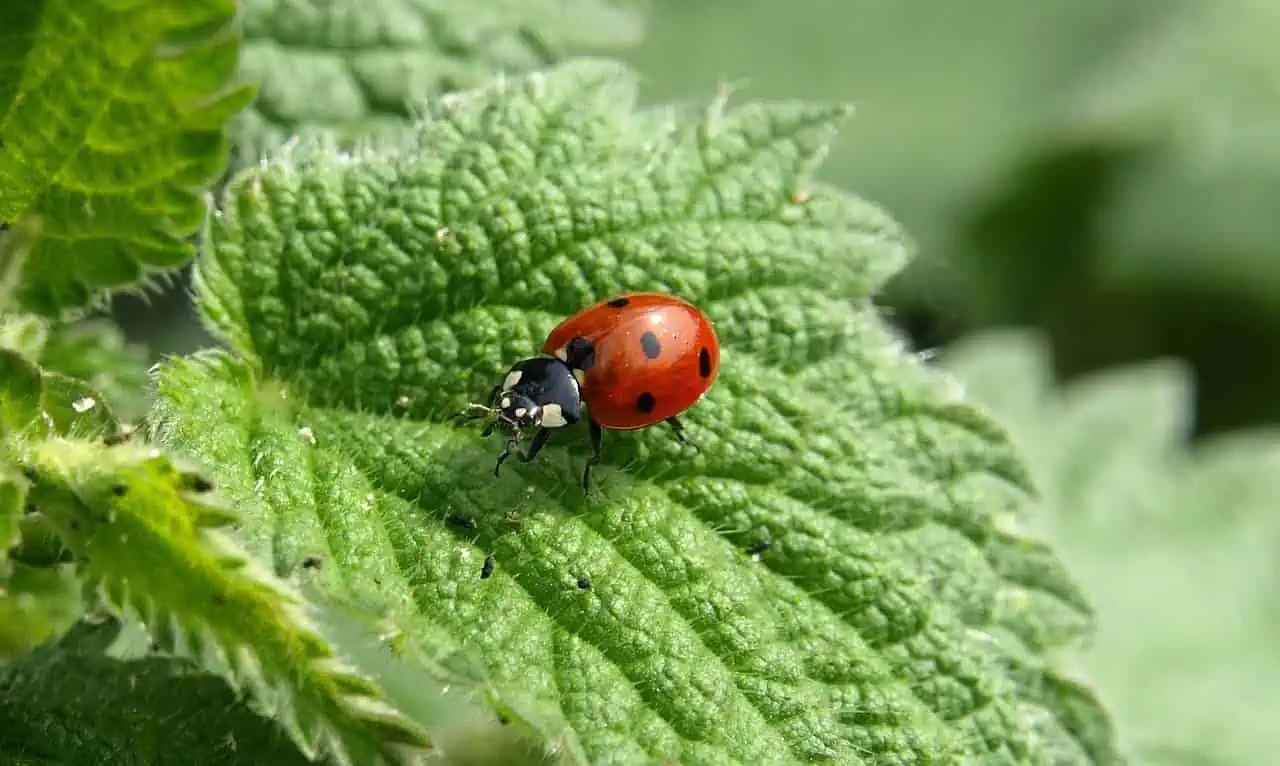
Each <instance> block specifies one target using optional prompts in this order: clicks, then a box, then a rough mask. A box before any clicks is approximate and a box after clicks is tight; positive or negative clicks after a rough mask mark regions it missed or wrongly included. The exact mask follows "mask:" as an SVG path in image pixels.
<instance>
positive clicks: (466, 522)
mask: <svg viewBox="0 0 1280 766" xmlns="http://www.w3.org/2000/svg"><path fill="white" fill-rule="evenodd" d="M444 518H445V521H447V522H449V523H450V524H452V525H454V526H455V527H462V528H463V529H475V528H476V517H475V516H472V515H471V514H469V513H451V514H449V515H448V516H445V517H444Z"/></svg>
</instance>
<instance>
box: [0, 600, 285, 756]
mask: <svg viewBox="0 0 1280 766" xmlns="http://www.w3.org/2000/svg"><path fill="white" fill-rule="evenodd" d="M116 635H117V626H116V625H115V624H114V623H113V622H110V621H108V622H105V623H101V624H91V623H89V622H87V621H86V622H82V623H80V624H78V625H77V626H76V627H75V628H73V629H72V630H71V631H70V633H68V634H67V635H66V636H64V637H63V638H62V639H61V640H60V641H58V642H56V643H52V644H50V645H48V646H45V647H41V648H40V649H37V650H36V651H35V652H34V653H32V654H31V655H30V656H29V657H27V658H26V659H25V660H24V661H23V662H22V663H21V664H19V665H15V666H13V667H11V668H10V669H9V670H8V672H6V673H4V674H3V675H0V760H4V762H5V763H22V762H23V761H22V760H21V759H22V758H27V759H29V760H28V761H27V762H29V763H45V762H47V763H56V764H69V763H86V762H92V763H95V764H99V765H100V766H116V765H117V764H119V766H125V765H126V764H128V765H130V766H143V765H147V766H164V764H170V763H173V762H174V760H175V759H176V758H178V757H179V756H180V757H181V759H182V760H186V761H189V762H192V763H216V764H221V765H223V766H239V765H240V764H243V765H244V766H252V765H253V764H262V763H271V764H280V766H294V765H295V764H298V765H300V764H305V763H308V761H307V760H306V759H305V758H304V757H303V756H302V755H301V754H300V753H299V752H298V750H297V748H295V747H293V745H292V743H291V742H289V740H288V738H287V737H285V736H284V735H283V733H282V732H281V731H280V730H279V729H278V728H277V727H276V726H274V725H273V724H272V723H271V722H270V721H269V720H267V719H265V718H262V717H261V716H259V715H256V714H255V713H254V712H253V711H251V710H249V709H248V707H247V706H246V705H244V704H243V703H242V702H241V701H239V700H237V699H236V695H235V692H234V691H233V690H232V689H230V688H229V687H228V686H227V685H226V684H224V683H223V682H222V681H221V680H220V679H217V678H214V677H211V676H209V675H207V674H203V673H201V672H200V670H199V669H198V668H196V667H193V666H192V663H190V662H188V661H185V660H181V659H177V658H173V657H164V656H159V655H154V656H150V657H143V658H130V659H128V660H124V661H121V660H119V659H117V658H115V657H113V656H112V655H111V654H109V653H108V651H107V650H108V645H109V644H110V642H111V640H112V639H113V638H114V637H115V636H116ZM157 721H163V725H162V726H157V725H156V722H157ZM36 758H42V759H47V760H41V761H37V760H35V759H36Z"/></svg>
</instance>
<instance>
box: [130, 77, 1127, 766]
mask: <svg viewBox="0 0 1280 766" xmlns="http://www.w3.org/2000/svg"><path fill="white" fill-rule="evenodd" d="M635 86H636V83H635V78H634V76H633V75H631V74H630V73H629V72H627V71H625V70H623V69H620V68H619V67H616V66H614V65H612V64H607V63H601V62H593V61H576V62H573V63H571V64H568V65H565V66H562V67H559V68H556V69H553V70H551V71H549V72H546V73H539V74H535V75H530V76H527V77H522V78H519V79H515V80H511V81H507V82H505V83H500V84H497V85H494V86H491V87H488V88H484V89H480V90H477V91H472V92H467V93H461V94H455V95H452V96H449V97H447V98H444V99H441V100H439V101H437V102H435V103H433V104H432V105H431V106H430V107H429V108H428V109H427V111H426V114H425V116H424V119H423V121H422V122H421V123H420V124H419V125H417V126H416V128H415V131H414V135H413V136H412V137H411V138H410V139H408V140H406V141H404V142H403V143H400V144H395V145H392V144H388V145H385V146H381V147H378V148H373V149H369V150H367V151H362V152H359V153H354V154H350V153H345V152H341V151H335V150H332V149H331V148H327V147H324V146H320V147H314V148H305V147H304V148H301V149H299V150H298V151H296V152H294V153H293V154H290V155H286V156H283V157H280V158H278V159H276V160H275V161H273V162H270V163H267V164H265V165H264V166H263V167H261V168H259V169H255V170H254V171H251V172H249V173H248V174H246V175H244V176H242V177H240V178H239V179H237V180H236V181H234V182H233V183H232V184H231V185H230V186H229V187H228V189H227V190H226V193H225V196H224V198H223V200H222V204H221V209H220V211H219V214H218V215H217V216H216V217H215V219H214V220H213V221H212V222H211V225H210V228H209V231H208V233H207V240H206V244H207V250H206V252H205V254H204V257H203V258H202V260H201V262H200V267H199V269H198V274H197V276H198V279H197V286H198V294H199V300H200V304H201V307H202V310H203V312H204V315H205V316H206V318H207V320H208V321H209V324H210V326H211V328H212V329H213V330H214V331H215V332H217V333H218V334H219V335H221V336H222V337H223V338H224V339H225V340H226V341H227V342H228V343H229V345H230V347H231V350H230V351H227V352H217V353H210V354H205V355H201V356H199V357H195V358H188V359H179V360H173V361H170V362H168V363H166V364H165V365H163V366H162V368H161V370H160V374H159V381H158V386H159V391H158V393H159V403H158V406H157V409H156V411H155V413H154V415H155V417H154V424H155V427H156V436H157V437H158V438H160V439H161V440H162V441H163V442H164V443H166V444H169V445H173V446H174V447H177V448H182V449H186V450H189V451H191V452H192V453H194V454H196V455H198V456H199V457H200V458H201V459H203V460H204V461H207V463H208V464H209V465H211V466H214V467H216V469H217V472H218V475H219V476H220V477H221V478H222V481H223V490H224V491H225V492H226V493H227V494H228V496H229V497H230V498H231V499H232V500H233V501H234V502H236V503H237V504H238V505H239V506H240V507H242V508H243V509H245V513H246V514H247V520H246V523H245V525H244V526H243V527H242V528H241V529H240V534H241V535H242V536H243V537H244V538H245V539H246V540H248V541H249V543H250V545H252V546H253V547H254V548H256V549H257V550H259V551H261V552H262V554H263V555H264V556H267V557H269V559H270V560H271V561H272V562H273V564H274V566H275V567H276V569H277V572H286V571H292V570H294V569H296V568H297V567H299V566H301V565H302V562H305V561H306V560H307V559H308V557H312V556H320V557H322V558H323V559H324V560H325V561H326V562H329V563H330V564H331V566H326V567H325V568H324V570H323V572H322V573H321V577H320V578H319V579H320V581H321V582H323V583H325V584H326V587H328V588H329V589H331V591H332V592H334V593H338V594H343V595H344V596H345V597H346V598H349V599H351V600H353V601H356V602H358V603H361V604H364V605H365V606H368V607H371V608H374V609H376V610H379V612H380V613H381V614H383V615H385V616H386V618H387V619H388V620H390V621H392V622H394V623H396V624H398V625H401V626H403V627H404V630H405V636H406V639H407V642H408V643H409V644H410V645H416V646H418V647H425V651H428V652H433V653H435V655H436V656H439V654H440V653H442V652H448V651H454V652H458V651H465V652H466V653H469V654H470V655H471V656H472V657H473V658H474V660H475V663H476V669H477V675H478V677H480V678H481V679H482V680H483V684H484V688H487V689H491V690H492V697H491V699H492V700H493V702H494V703H495V704H496V705H497V706H499V708H500V709H503V708H505V709H507V710H513V711H516V712H517V713H518V714H520V715H523V716H524V717H525V719H526V720H527V721H528V722H529V723H530V725H532V726H534V727H536V728H539V729H540V730H541V731H543V732H545V733H546V734H547V735H548V737H549V739H550V742H549V744H551V745H552V746H554V747H557V748H559V750H560V751H561V752H563V753H565V754H568V755H570V756H571V757H573V758H574V759H575V760H578V761H585V760H590V761H591V762H594V763H638V762H649V761H651V760H653V759H669V760H673V761H678V762H682V763H778V762H792V761H801V762H819V761H823V760H829V759H836V760H839V761H841V762H847V763H856V762H866V763H892V762H951V761H954V760H956V759H960V758H962V757H963V756H965V755H969V756H973V757H975V758H979V759H984V760H987V761H988V762H1018V763H1091V762H1106V761H1109V760H1111V758H1112V753H1111V750H1110V743H1109V740H1108V738H1107V730H1106V716H1105V714H1104V713H1103V712H1102V711H1101V709H1100V708H1099V707H1098V705H1097V703H1096V702H1094V700H1093V698H1092V696H1091V695H1090V693H1089V692H1088V691H1087V690H1086V689H1083V688H1082V687H1078V686H1075V685H1071V684H1068V683H1065V682H1063V681H1061V679H1060V678H1059V676H1058V675H1057V673H1056V672H1055V670H1054V669H1053V668H1052V666H1051V665H1050V663H1049V662H1048V660H1047V659H1046V653H1047V651H1048V650H1050V649H1052V648H1055V647H1059V646H1062V645H1065V644H1067V643H1069V642H1070V641H1071V640H1073V639H1074V637H1076V636H1077V635H1079V634H1080V632H1081V631H1083V630H1086V629H1087V627H1088V609H1087V606H1086V604H1085V603H1084V602H1083V600H1082V599H1081V597H1080V596H1079V594H1078V592H1077V591H1076V589H1075V587H1074V585H1073V584H1072V581H1071V579H1070V578H1069V577H1068V575H1067V574H1066V572H1065V571H1064V570H1063V568H1062V567H1061V566H1060V564H1059V563H1058V561H1057V559H1056V558H1054V556H1053V555H1052V554H1051V553H1050V552H1049V551H1048V550H1047V549H1046V548H1045V547H1044V546H1043V545H1041V544H1040V543H1037V542H1035V541H1034V540H1031V539H1027V538H1025V537H1023V536H1022V535H1021V534H1020V533H1019V532H1018V531H1017V524H1016V521H1017V519H1018V517H1019V515H1020V512H1021V511H1020V509H1021V507H1022V506H1023V505H1024V504H1025V503H1026V497H1027V496H1026V489H1027V478H1026V476H1025V475H1024V471H1023V468H1022V465H1021V463H1020V462H1019V460H1018V459H1017V457H1016V455H1015V454H1014V452H1013V451H1012V449H1011V447H1010V446H1009V444H1008V443H1007V442H1006V441H1005V439H1004V437H1003V435H1002V432H1001V431H999V430H998V429H997V428H996V427H994V426H993V425H992V424H991V423H990V422H988V421H987V419H986V418H985V417H984V416H982V415H981V414H980V413H979V412H977V411H976V410H974V409H973V408H972V407H971V406H970V405H968V404H966V403H964V402H962V401H960V400H958V399H957V398H955V397H954V396H953V395H952V394H951V393H949V391H948V389H947V388H946V386H945V385H944V384H943V381H941V380H940V379H939V378H938V377H937V376H936V374H935V373H933V372H931V371H929V370H927V369H926V368H924V367H923V366H922V365H921V364H919V363H918V362H917V361H916V360H914V359H913V358H911V357H910V356H909V355H908V354H906V353H905V352H904V351H903V349H902V348H901V347H900V345H899V343H898V342H897V341H896V339H895V338H894V337H893V336H892V335H891V333H890V332H889V331H888V330H887V328H886V327H885V326H884V325H883V324H882V322H881V321H880V319H879V318H878V317H877V315H876V313H875V311H874V310H873V308H872V307H871V306H870V305H869V301H868V299H869V298H870V296H871V295H872V294H873V292H874V291H875V289H876V288H877V287H878V286H879V285H880V284H881V283H882V282H883V281H884V280H885V279H886V278H887V277H889V276H890V275H891V274H893V273H894V272H895V271H896V270H897V269H899V268H900V267H901V266H902V264H903V263H904V261H905V255H906V252H907V250H908V246H907V244H906V241H905V238H904V236H903V234H902V233H901V231H900V230H899V229H898V228H897V226H896V225H895V224H894V223H893V222H892V221H891V220H890V219H889V218H888V217H887V216H886V215H885V214H884V213H883V212H881V211H880V210H879V209H878V208H876V207H875V206H873V205H870V204H868V203H866V202H864V201H862V200H860V199H858V198H856V197H853V196H850V195H848V194H846V193H844V192H841V191H839V190H836V189H834V188H831V187H828V186H825V185H822V184H819V183H816V182H814V181H812V180H811V179H810V175H811V172H812V171H813V169H814V167H815V165H816V164H817V162H818V161H819V159H820V157H821V156H822V154H823V152H824V151H825V149H826V147H827V144H828V142H829V141H830V140H831V137H832V133H833V129H834V128H835V126H836V124H837V123H838V122H839V121H840V120H841V119H842V118H843V116H844V115H845V114H846V110H845V109H844V108H843V107H839V106H825V105H810V104H802V103H749V104H745V105H742V106H730V105H728V104H726V103H724V102H723V101H719V100H717V101H715V102H714V103H712V104H710V105H709V106H708V107H707V108H706V109H704V110H701V111H698V110H674V109H660V110H652V111H640V112H637V111H636V109H635V104H634V98H635ZM624 289H662V290H668V291H673V292H676V293H678V294H680V295H682V296H684V297H687V298H689V299H692V300H694V301H695V302H696V303H697V304H699V305H700V306H702V307H703V308H704V309H705V310H706V311H707V312H708V313H709V315H710V316H711V317H712V318H713V319H714V321H715V322H716V323H717V328H718V332H719V334H720V337H721V340H722V341H723V343H724V346H725V349H724V355H723V364H724V367H723V371H722V374H721V377H720V380H719V382H717V384H716V386H715V387H714V388H713V390H712V392H711V394H710V395H709V397H708V398H707V399H706V400H705V401H703V402H702V403H701V404H699V405H698V406H697V407H695V408H694V409H693V410H692V411H691V412H690V413H688V418H687V420H688V425H689V433H690V436H691V437H692V438H693V439H694V440H695V441H696V443H697V445H698V449H697V450H693V449H685V448H681V447H680V445H679V444H678V443H676V442H675V440H674V439H672V438H671V435H670V433H669V432H668V431H666V430H665V429H652V430H650V431H644V432H639V433H630V434H612V435H611V438H609V439H608V440H607V443H606V457H605V463H604V465H603V466H602V468H601V469H600V470H599V471H598V473H597V474H596V476H597V484H596V488H595V491H593V494H592V495H591V496H590V497H589V498H584V496H583V494H582V491H581V488H580V486H579V485H578V476H579V474H580V470H581V466H582V460H583V459H584V457H585V454H586V451H585V446H584V445H585V439H584V434H583V433H582V432H581V431H580V430H577V429H573V430H571V431H570V432H569V433H565V434H562V435H560V438H558V439H556V440H555V441H554V443H553V446H552V447H551V448H550V449H549V450H548V451H547V453H546V454H545V455H544V456H543V457H542V458H541V459H540V460H539V461H537V462H535V463H531V464H527V465H526V464H519V465H510V467H509V469H504V473H503V476H502V478H501V479H495V478H494V477H493V473H492V466H493V460H494V456H495V452H494V450H495V448H497V447H498V446H499V445H495V444H493V443H489V442H485V441H482V440H481V439H480V437H479V435H478V433H477V432H476V431H475V430H468V429H462V428H454V427H449V426H446V425H444V424H443V423H442V422H441V421H442V419H443V418H444V417H445V416H446V415H448V414H449V413H450V412H451V411H452V410H453V409H455V408H456V407H458V406H460V405H461V404H463V403H465V402H466V401H468V400H471V399H475V398H476V397H480V396H483V394H484V393H486V392H487V391H488V389H489V387H490V386H491V385H492V384H493V383H494V382H495V381H496V379H497V376H498V375H499V374H500V372H501V371H502V370H504V369H505V368H506V367H507V366H508V365H509V364H510V363H512V362H513V361H514V360H516V359H518V358H520V357H521V356H527V355H530V354H532V353H534V352H535V351H536V349H537V348H538V346H539V344H540V342H541V340H542V338H543V336H544V334H545V333H546V332H547V331H548V330H549V329H550V328H551V327H552V326H553V325H554V323H556V322H557V321H559V320H560V319H561V318H563V316H564V315H566V314H568V313H570V312H573V311H575V310H576V309H578V308H579V307H581V306H583V305H585V304H587V303H589V302H592V301H595V300H597V299H600V298H603V297H605V296H607V295H609V294H612V293H615V292H617V291H621V290H624ZM513 462H514V461H513ZM596 492H598V494H597V493H596ZM467 519H470V520H471V521H473V522H474V524H470V523H465V521H466V520H467ZM460 522H462V523H460ZM763 543H768V546H767V547H766V548H764V549H763V550H762V551H760V552H759V553H749V552H748V549H753V550H754V548H755V546H758V545H759V544H763ZM486 556H492V557H493V558H494V561H495V562H496V567H495V571H494V573H493V575H492V577H489V578H482V577H481V568H482V561H483V560H484V559H485V558H486ZM503 715H504V716H506V715H507V713H506V712H504V713H503Z"/></svg>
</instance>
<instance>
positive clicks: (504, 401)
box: [498, 396, 511, 408]
mask: <svg viewBox="0 0 1280 766" xmlns="http://www.w3.org/2000/svg"><path fill="white" fill-rule="evenodd" d="M498 403H499V404H501V405H502V406H503V407H504V408H506V407H510V406H511V397H509V396H504V397H502V401H501V402H498Z"/></svg>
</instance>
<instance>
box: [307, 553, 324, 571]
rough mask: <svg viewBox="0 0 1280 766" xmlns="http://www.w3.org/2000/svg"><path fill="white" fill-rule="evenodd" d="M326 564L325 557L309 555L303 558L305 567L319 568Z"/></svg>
mask: <svg viewBox="0 0 1280 766" xmlns="http://www.w3.org/2000/svg"><path fill="white" fill-rule="evenodd" d="M322 566H324V559H322V558H320V557H319V556H307V557H306V558H305V559H303V560H302V568H303V569H319V568H320V567H322Z"/></svg>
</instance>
